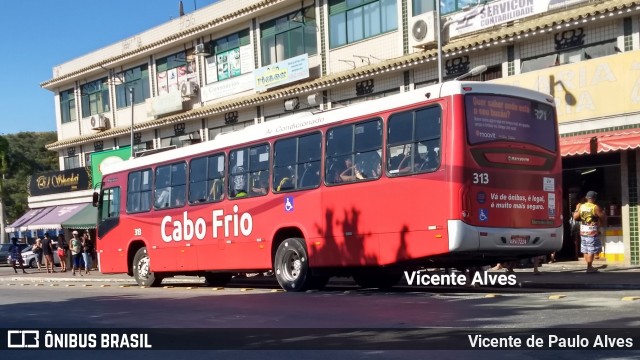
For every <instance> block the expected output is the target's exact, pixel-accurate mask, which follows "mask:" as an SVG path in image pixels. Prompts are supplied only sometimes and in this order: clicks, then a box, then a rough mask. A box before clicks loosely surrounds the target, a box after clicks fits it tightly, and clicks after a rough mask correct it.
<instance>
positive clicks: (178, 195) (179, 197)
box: [173, 186, 185, 207]
mask: <svg viewBox="0 0 640 360" xmlns="http://www.w3.org/2000/svg"><path fill="white" fill-rule="evenodd" d="M173 193H174V198H173V206H174V207H179V206H183V205H184V202H185V201H184V200H185V199H184V198H185V191H184V186H178V187H176V188H174V191H173Z"/></svg>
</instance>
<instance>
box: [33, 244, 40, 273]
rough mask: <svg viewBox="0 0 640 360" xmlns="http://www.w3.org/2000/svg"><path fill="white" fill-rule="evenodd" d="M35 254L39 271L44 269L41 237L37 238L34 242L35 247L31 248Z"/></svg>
mask: <svg viewBox="0 0 640 360" xmlns="http://www.w3.org/2000/svg"><path fill="white" fill-rule="evenodd" d="M31 251H33V253H34V254H36V264H38V271H40V270H42V266H41V265H42V240H40V238H38V239H36V243H35V244H33V248H32V249H31Z"/></svg>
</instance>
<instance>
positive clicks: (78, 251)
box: [69, 230, 82, 276]
mask: <svg viewBox="0 0 640 360" xmlns="http://www.w3.org/2000/svg"><path fill="white" fill-rule="evenodd" d="M72 234H73V237H72V238H71V241H69V250H70V251H71V266H72V267H73V275H75V274H76V270H78V272H79V273H80V276H82V272H81V271H80V260H81V259H82V241H80V239H78V232H77V231H75V230H74V231H73V233H72Z"/></svg>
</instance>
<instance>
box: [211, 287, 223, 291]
mask: <svg viewBox="0 0 640 360" xmlns="http://www.w3.org/2000/svg"><path fill="white" fill-rule="evenodd" d="M211 290H213V291H218V290H224V288H223V287H213V288H211Z"/></svg>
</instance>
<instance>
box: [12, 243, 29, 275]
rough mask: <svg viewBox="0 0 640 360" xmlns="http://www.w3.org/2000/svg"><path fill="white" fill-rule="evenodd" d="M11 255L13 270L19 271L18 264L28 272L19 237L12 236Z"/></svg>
mask: <svg viewBox="0 0 640 360" xmlns="http://www.w3.org/2000/svg"><path fill="white" fill-rule="evenodd" d="M9 256H11V267H13V271H15V272H16V274H17V273H18V269H16V264H18V265H19V266H20V269H21V270H22V272H23V273H25V274H26V273H27V272H26V271H25V270H24V260H23V259H22V250H21V249H20V246H18V239H17V238H11V245H10V246H9Z"/></svg>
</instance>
